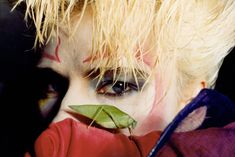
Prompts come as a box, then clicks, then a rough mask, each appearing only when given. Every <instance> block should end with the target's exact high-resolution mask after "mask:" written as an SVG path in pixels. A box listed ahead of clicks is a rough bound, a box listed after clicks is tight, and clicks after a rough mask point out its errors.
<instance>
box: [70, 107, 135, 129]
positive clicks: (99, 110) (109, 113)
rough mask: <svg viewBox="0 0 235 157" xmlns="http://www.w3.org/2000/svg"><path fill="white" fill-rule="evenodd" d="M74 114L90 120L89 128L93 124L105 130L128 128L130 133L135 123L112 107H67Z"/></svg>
mask: <svg viewBox="0 0 235 157" xmlns="http://www.w3.org/2000/svg"><path fill="white" fill-rule="evenodd" d="M69 107H70V108H71V109H72V110H74V111H75V112H76V113H79V114H81V115H83V116H85V117H87V118H89V119H92V122H91V124H90V126H91V125H92V124H93V123H94V122H95V123H97V124H99V125H100V126H102V127H104V128H107V129H124V128H128V129H129V131H130V133H131V130H132V129H134V128H135V126H136V124H137V122H136V121H135V120H134V119H133V118H132V117H130V116H129V115H128V114H126V113H125V112H123V111H121V110H120V109H118V108H117V107H115V106H112V105H90V104H86V105H72V106H69Z"/></svg>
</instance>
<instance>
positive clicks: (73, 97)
mask: <svg viewBox="0 0 235 157" xmlns="http://www.w3.org/2000/svg"><path fill="white" fill-rule="evenodd" d="M91 94H92V93H89V85H88V84H87V82H86V81H85V80H83V79H79V78H77V79H73V80H71V81H70V85H69V89H68V91H67V93H66V94H65V96H64V98H63V101H62V103H61V107H62V108H68V106H69V105H80V104H85V103H90V102H89V101H90V100H91V96H89V95H91Z"/></svg>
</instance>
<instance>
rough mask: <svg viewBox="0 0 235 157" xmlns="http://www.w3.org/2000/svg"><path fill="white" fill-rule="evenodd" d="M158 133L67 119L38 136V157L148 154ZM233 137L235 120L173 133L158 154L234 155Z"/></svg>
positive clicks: (163, 156) (191, 156)
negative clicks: (136, 133)
mask: <svg viewBox="0 0 235 157" xmlns="http://www.w3.org/2000/svg"><path fill="white" fill-rule="evenodd" d="M159 135H160V132H157V131H155V132H152V133H149V134H147V135H145V136H141V137H127V136H125V135H123V134H112V133H110V132H108V131H105V130H102V129H98V128H94V127H89V128H87V126H86V125H84V124H82V123H80V122H76V121H74V120H72V119H66V120H63V121H61V122H58V123H53V124H51V125H50V127H49V128H48V129H47V130H45V131H44V132H43V133H42V134H41V135H40V136H39V138H38V139H37V141H36V144H35V151H36V156H37V157H141V156H144V157H145V156H147V155H148V153H149V151H150V150H151V148H152V147H153V146H154V144H155V142H156V140H157V139H158V138H159ZM234 141H235V123H231V124H230V125H228V126H226V127H224V128H210V129H204V130H196V131H190V132H185V133H174V134H173V135H172V137H171V139H170V141H169V142H168V143H167V144H166V145H165V146H164V147H163V148H162V149H161V150H160V152H159V153H158V155H157V156H158V157H176V156H187V157H198V156H200V157H210V156H211V157H219V156H221V154H223V155H222V156H224V157H232V156H235V143H234ZM218 148H219V149H218Z"/></svg>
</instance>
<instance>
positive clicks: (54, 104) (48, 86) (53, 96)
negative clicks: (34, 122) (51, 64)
mask: <svg viewBox="0 0 235 157" xmlns="http://www.w3.org/2000/svg"><path fill="white" fill-rule="evenodd" d="M39 71H40V72H39V76H40V78H41V81H40V88H41V90H40V93H39V94H38V95H39V97H38V106H39V109H40V111H41V115H42V116H43V117H44V118H50V117H53V116H54V114H55V113H57V110H58V109H59V104H60V102H61V100H62V98H63V96H64V95H65V92H66V91H67V88H68V80H67V79H66V78H64V77H62V76H61V75H59V74H58V73H56V72H54V71H53V70H50V69H40V70H39Z"/></svg>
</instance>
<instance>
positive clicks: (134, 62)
mask: <svg viewBox="0 0 235 157" xmlns="http://www.w3.org/2000/svg"><path fill="white" fill-rule="evenodd" d="M95 18H96V17H95ZM77 20H79V17H73V21H75V22H74V25H72V27H76V26H77V25H76V24H77V23H76V21H77ZM94 24H95V25H96V26H95V27H94ZM97 25H99V24H97V23H94V17H93V15H92V12H91V11H90V10H88V11H86V12H85V14H84V16H83V18H82V20H81V22H80V23H79V25H78V27H77V28H76V31H75V32H74V34H73V35H72V37H71V35H70V34H69V33H68V32H69V31H68V29H67V28H64V27H63V26H60V27H59V36H58V38H52V39H51V40H50V42H49V43H48V44H47V46H46V47H45V49H44V51H43V58H42V60H41V62H40V64H39V67H50V68H52V69H54V70H55V71H57V72H59V73H61V74H63V75H69V74H68V72H69V71H70V72H71V71H77V72H78V70H77V69H79V71H80V72H85V71H87V70H90V69H92V68H104V69H109V70H110V69H117V68H119V69H120V68H125V69H138V70H141V71H145V72H146V73H148V71H150V69H151V68H150V67H151V66H153V64H154V59H153V58H154V57H153V56H151V54H150V53H147V51H148V42H146V41H145V44H140V43H139V42H137V41H136V38H135V37H133V39H132V40H133V41H135V44H134V46H133V44H132V45H131V44H129V46H128V47H126V40H125V39H123V41H121V40H120V36H119V34H122V33H121V32H120V33H119V34H118V35H117V34H113V35H115V37H114V38H115V39H114V38H111V36H112V33H110V34H109V37H107V36H105V35H103V34H104V32H102V31H101V32H99V31H100V30H99V27H98V26H97ZM137 35H138V34H136V36H137ZM105 37H106V38H105ZM116 38H118V40H117V39H116ZM129 40H130V39H129ZM127 49H128V50H127Z"/></svg>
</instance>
